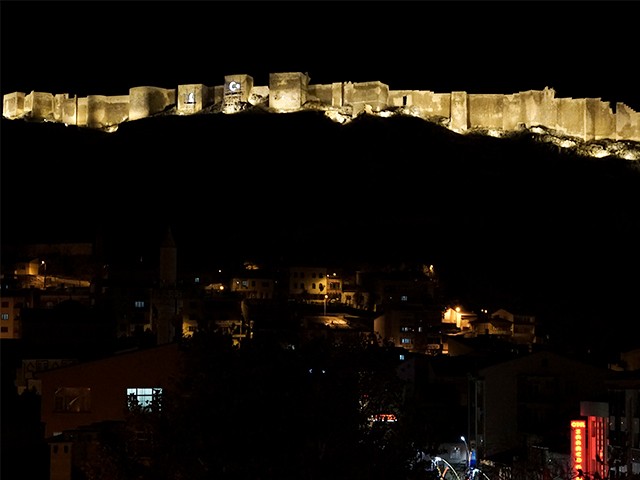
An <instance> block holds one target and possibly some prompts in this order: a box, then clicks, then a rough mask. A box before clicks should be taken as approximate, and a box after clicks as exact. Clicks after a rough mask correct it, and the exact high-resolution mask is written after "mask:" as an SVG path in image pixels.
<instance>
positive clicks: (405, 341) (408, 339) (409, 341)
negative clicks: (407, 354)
mask: <svg viewBox="0 0 640 480" xmlns="http://www.w3.org/2000/svg"><path fill="white" fill-rule="evenodd" d="M401 342H402V343H403V344H405V345H406V344H407V343H411V339H410V338H406V337H405V338H403V339H402V340H401Z"/></svg>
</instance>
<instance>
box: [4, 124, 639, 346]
mask: <svg viewBox="0 0 640 480" xmlns="http://www.w3.org/2000/svg"><path fill="white" fill-rule="evenodd" d="M638 192H640V170H639V169H638V168H637V165H635V164H634V163H632V162H629V161H620V160H616V159H610V158H604V159H589V158H583V157H579V156H576V155H573V154H571V153H567V152H561V151H559V150H558V149H557V148H556V147H553V146H551V145H550V144H545V143H539V142H536V141H535V140H534V139H533V137H532V136H531V135H529V134H527V133H522V134H520V135H517V136H514V137H511V138H508V139H496V138H492V137H484V136H476V135H467V136H461V135H457V134H455V133H453V132H451V131H449V130H446V129H444V128H442V127H440V126H438V125H436V124H431V123H426V122H424V121H422V120H419V119H416V118H412V117H394V118H389V119H382V118H378V117H360V118H357V119H355V120H354V121H353V122H352V123H350V124H348V125H338V124H337V123H334V122H332V121H331V120H328V119H327V118H325V117H324V116H323V115H322V114H321V113H319V112H300V113H293V114H280V115H274V114H266V113H241V114H235V115H223V114H218V115H206V116H205V115H199V116H192V117H176V116H169V117H161V118H151V119H146V120H139V121H136V122H131V123H126V124H123V125H122V126H121V127H120V129H119V130H118V132H116V133H113V134H104V133H101V132H96V131H90V130H79V129H77V128H73V127H68V128H67V127H64V126H61V125H56V124H30V123H26V122H21V121H13V122H12V121H8V120H5V119H3V120H2V239H3V242H14V241H34V242H35V241H49V240H51V241H53V240H56V239H67V240H69V241H72V240H74V239H82V240H83V241H85V239H86V238H89V239H91V238H93V236H94V234H95V230H96V228H98V226H100V228H102V229H103V231H105V232H106V233H107V234H108V236H110V237H111V240H112V245H118V249H122V248H127V249H133V250H135V249H143V248H145V244H146V245H147V247H148V245H149V242H155V241H157V239H158V238H159V235H160V234H159V232H161V231H162V229H163V228H164V226H165V225H167V224H168V225H171V226H172V227H173V229H174V236H175V238H176V241H177V243H178V247H179V248H180V250H179V254H180V260H181V262H182V263H183V264H184V265H185V266H186V265H195V264H201V263H202V262H204V264H209V263H210V264H211V265H213V264H215V262H216V261H219V260H220V259H228V258H230V257H238V258H239V259H244V258H247V257H252V258H263V259H281V258H284V259H287V260H292V261H294V260H297V259H302V258H310V259H314V260H317V261H321V262H328V263H331V264H339V263H342V262H355V261H365V260H372V261H379V262H385V261H413V260H419V261H424V262H429V263H434V264H435V265H436V267H437V268H439V270H440V272H441V274H442V276H443V278H444V279H445V283H446V285H447V291H448V293H449V294H450V295H451V296H452V297H458V298H460V299H461V300H464V301H467V302H468V303H469V304H470V305H478V306H481V305H482V304H487V303H488V304H489V306H490V307H491V306H493V305H492V304H493V303H494V302H495V303H496V304H499V305H505V304H513V306H514V308H520V309H530V310H532V311H533V312H536V313H537V312H540V313H543V314H544V316H546V317H548V318H549V319H552V320H550V322H551V321H553V322H554V326H558V327H560V326H561V327H562V328H565V326H573V325H576V322H579V321H582V320H583V319H584V320H589V322H588V324H589V325H597V322H599V321H603V322H606V324H607V325H608V327H609V328H610V330H611V332H610V333H611V336H620V337H622V338H624V334H622V335H620V332H623V331H624V329H625V328H626V326H627V325H628V324H629V322H634V321H635V322H637V321H639V320H640V318H639V316H638V315H639V314H638V311H639V309H638V308H637V298H638V292H639V291H640V288H639V287H640V280H639V278H640V277H639V276H638V275H637V272H638V271H640V255H639V253H638V238H640V201H639V200H640V199H639V193H638ZM113 249H114V250H115V246H114V247H113ZM565 319H566V320H565ZM594 328H595V327H594ZM586 331H587V332H588V333H589V334H590V335H591V334H593V333H594V330H588V329H587V330H586ZM595 336H596V338H605V337H606V335H604V336H603V335H600V334H599V333H596V334H595Z"/></svg>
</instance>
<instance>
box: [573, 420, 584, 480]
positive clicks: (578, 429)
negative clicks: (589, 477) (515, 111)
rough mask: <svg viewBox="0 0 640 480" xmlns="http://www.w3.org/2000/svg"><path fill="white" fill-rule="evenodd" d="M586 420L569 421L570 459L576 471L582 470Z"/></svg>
mask: <svg viewBox="0 0 640 480" xmlns="http://www.w3.org/2000/svg"><path fill="white" fill-rule="evenodd" d="M586 428H587V422H586V420H571V457H572V458H573V464H574V465H573V466H574V468H575V469H576V470H584V468H583V466H582V464H583V459H584V458H585V454H586V447H587V443H586V440H587V437H586Z"/></svg>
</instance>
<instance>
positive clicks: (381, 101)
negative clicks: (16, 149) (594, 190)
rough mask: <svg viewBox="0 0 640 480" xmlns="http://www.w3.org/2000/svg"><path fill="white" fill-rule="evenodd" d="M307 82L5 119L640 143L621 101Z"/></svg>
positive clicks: (147, 92) (56, 101) (193, 90)
mask: <svg viewBox="0 0 640 480" xmlns="http://www.w3.org/2000/svg"><path fill="white" fill-rule="evenodd" d="M309 82H310V78H309V76H308V75H307V74H306V73H300V72H284V73H271V74H269V85H268V86H256V85H254V84H253V78H252V77H251V76H250V75H246V74H236V75H227V76H225V77H224V83H223V84H222V85H215V86H207V85H203V84H188V85H178V87H177V88H174V89H170V88H169V89H168V88H160V87H151V86H142V87H133V88H131V89H129V94H128V95H119V96H104V95H89V96H88V97H82V98H78V97H76V96H73V97H72V96H70V95H69V94H67V93H63V94H55V95H54V94H52V93H47V92H33V91H32V92H31V93H29V94H25V93H23V92H13V93H9V94H6V95H4V98H3V110H2V114H3V116H4V117H5V118H8V119H12V120H16V119H25V120H31V121H49V122H57V123H64V124H65V125H74V126H78V127H87V128H93V129H99V130H103V131H106V132H113V131H115V130H117V128H118V125H120V124H121V123H124V122H130V121H134V120H139V119H142V118H148V117H152V116H156V115H194V114H207V113H223V114H232V113H235V112H239V111H242V110H247V109H251V108H261V109H264V110H267V111H269V112H273V113H289V112H298V111H303V110H321V111H324V112H325V114H326V115H327V116H328V117H329V118H331V119H332V120H334V121H337V122H340V123H345V122H348V121H350V120H351V119H353V118H355V117H356V116H358V115H360V114H363V113H365V114H380V115H383V114H390V113H394V114H395V113H399V114H406V115H411V116H415V117H419V118H422V119H424V120H428V121H437V122H438V123H440V124H441V125H444V126H446V127H448V128H450V129H451V130H453V131H456V132H458V133H464V132H467V131H477V130H487V131H498V132H511V131H516V130H518V129H521V128H533V127H545V128H547V129H550V130H552V131H555V132H558V133H559V134H561V135H566V136H570V137H576V138H578V139H581V140H583V141H591V140H603V139H609V140H615V141H618V140H630V141H635V142H640V113H638V112H636V111H635V110H633V109H631V108H630V107H628V106H627V105H625V104H624V103H616V105H615V110H613V109H612V108H611V105H610V104H609V103H608V102H603V101H602V100H601V99H600V98H578V99H573V98H556V96H555V91H554V90H553V89H552V88H549V87H545V88H544V89H543V90H529V91H524V92H517V93H511V94H504V95H503V94H469V93H467V92H463V91H457V92H450V93H435V92H432V91H429V90H391V89H390V88H389V86H388V85H386V84H384V83H382V82H379V81H371V82H358V83H352V82H336V83H331V84H325V85H314V84H310V83H309Z"/></svg>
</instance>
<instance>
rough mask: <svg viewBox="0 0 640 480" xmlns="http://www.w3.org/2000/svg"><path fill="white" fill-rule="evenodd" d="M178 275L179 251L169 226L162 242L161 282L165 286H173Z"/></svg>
mask: <svg viewBox="0 0 640 480" xmlns="http://www.w3.org/2000/svg"><path fill="white" fill-rule="evenodd" d="M177 276H178V252H177V248H176V243H175V241H174V239H173V234H172V233H171V228H167V231H166V232H165V236H164V239H163V241H162V243H161V244H160V269H159V277H160V284H161V285H163V286H165V287H173V286H175V285H176V280H177Z"/></svg>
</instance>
